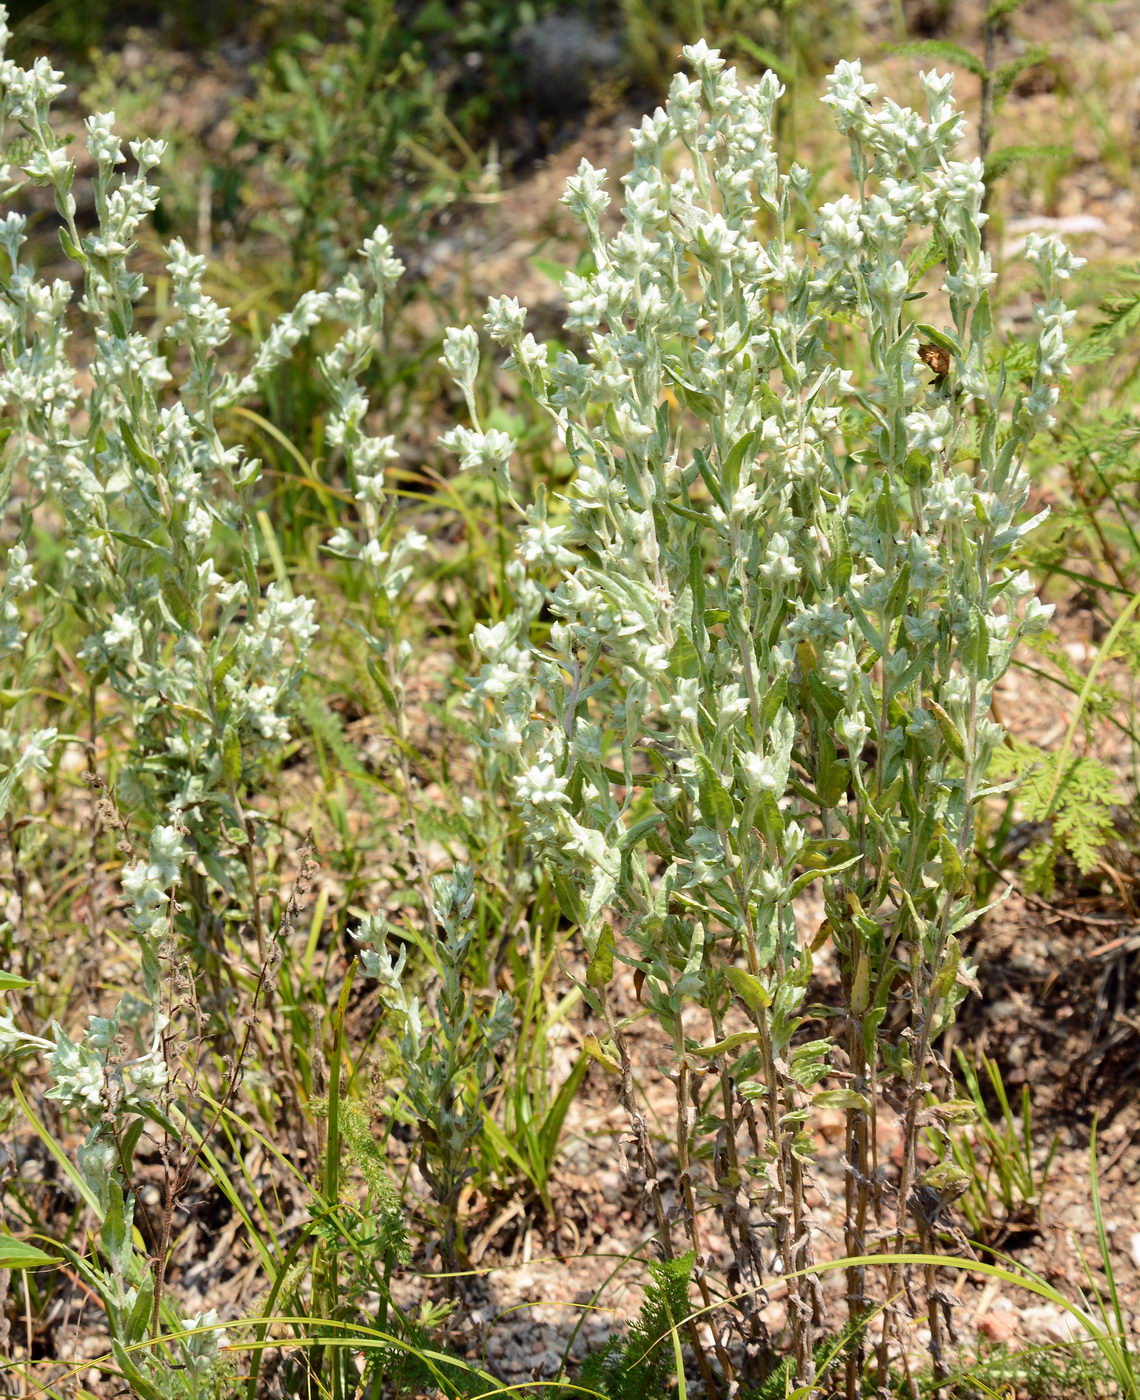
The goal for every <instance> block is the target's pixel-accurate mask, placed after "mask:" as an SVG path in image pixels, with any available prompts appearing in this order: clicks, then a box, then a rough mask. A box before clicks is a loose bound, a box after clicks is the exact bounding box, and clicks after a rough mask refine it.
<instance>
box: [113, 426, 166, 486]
mask: <svg viewBox="0 0 1140 1400" xmlns="http://www.w3.org/2000/svg"><path fill="white" fill-rule="evenodd" d="M118 428H119V432H120V433H121V434H122V438H123V441H124V442H125V443H126V445H127V451H128V452H129V453H130V454H131V457H132V459H133V460H134V462H135V463H136V465H138V466H140V467H142V468H143V469H144V470H145V471H147V472H149V473H150V475H151V476H160V475H161V474H162V463H161V462H160V461H159V460H158V458H157V457H155V456H153V455H152V454H151V453H150V452H148V451H147V450H146V449H145V448H144V447H143V446H142V444H141V443H140V442H139V440H138V438H137V437H135V433H134V429H133V428H132V427H131V425H130V424H129V423H128V422H127V421H126V420H125V419H122V418H120V419H119V423H118Z"/></svg>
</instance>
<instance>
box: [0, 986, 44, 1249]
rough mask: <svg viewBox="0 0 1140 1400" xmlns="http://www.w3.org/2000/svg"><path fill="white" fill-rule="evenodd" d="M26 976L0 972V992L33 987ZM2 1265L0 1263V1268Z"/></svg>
mask: <svg viewBox="0 0 1140 1400" xmlns="http://www.w3.org/2000/svg"><path fill="white" fill-rule="evenodd" d="M34 986H35V983H34V982H29V981H28V979H27V978H26V977H17V976H16V974H15V973H14V972H0V992H14V991H16V990H17V989H18V988H20V987H34ZM3 1267H4V1266H3V1264H0V1269H2V1268H3Z"/></svg>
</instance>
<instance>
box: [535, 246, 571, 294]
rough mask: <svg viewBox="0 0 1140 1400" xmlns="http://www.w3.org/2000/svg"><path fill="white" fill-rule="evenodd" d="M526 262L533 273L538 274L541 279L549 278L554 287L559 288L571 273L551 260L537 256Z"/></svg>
mask: <svg viewBox="0 0 1140 1400" xmlns="http://www.w3.org/2000/svg"><path fill="white" fill-rule="evenodd" d="M527 262H528V263H530V265H531V267H533V268H534V270H535V272H537V273H540V274H541V275H542V276H543V277H549V278H550V280H551V281H552V282H553V283H554V285H555V286H556V287H561V286H562V284H563V283H564V282H565V281H566V278H567V277H568V276H569V275H570V272H571V269H570V268H568V267H563V266H562V264H561V263H556V262H555V261H554V260H553V258H544V257H541V256H539V255H538V254H536V255H535V256H534V257H531V258H528V259H527Z"/></svg>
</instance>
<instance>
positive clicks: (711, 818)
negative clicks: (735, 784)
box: [697, 754, 733, 831]
mask: <svg viewBox="0 0 1140 1400" xmlns="http://www.w3.org/2000/svg"><path fill="white" fill-rule="evenodd" d="M697 770H698V778H697V781H698V789H697V791H698V795H699V805H700V809H701V816H702V817H704V819H705V821H706V822H707V823H708V825H709V826H711V827H712V829H713V830H714V831H729V830H731V828H732V819H733V806H732V798H731V796H730V795H729V792H728V789H727V788H726V787H725V785H724V784H723V783H722V782H721V780H720V777H719V776H718V774H717V772H716V770H715V769H714V768H713V766H712V764H711V763H710V762H709V761H708V759H707V758H706V757H705V756H704V754H698V755H697Z"/></svg>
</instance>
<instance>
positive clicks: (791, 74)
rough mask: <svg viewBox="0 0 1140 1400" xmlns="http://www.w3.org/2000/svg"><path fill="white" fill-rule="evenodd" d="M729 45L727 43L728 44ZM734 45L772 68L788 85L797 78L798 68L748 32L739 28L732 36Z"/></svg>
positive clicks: (763, 64) (758, 61) (766, 66)
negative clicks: (752, 37) (756, 41)
mask: <svg viewBox="0 0 1140 1400" xmlns="http://www.w3.org/2000/svg"><path fill="white" fill-rule="evenodd" d="M726 47H727V45H726ZM732 47H733V48H737V49H740V50H741V52H743V53H746V54H747V55H748V57H749V58H751V59H753V60H754V61H755V62H756V63H759V64H760V65H761V67H763V68H770V69H771V70H772V72H773V73H775V75H776V77H777V78H779V79H780V81H781V82H782V83H785V84H786V85H787V86H788V87H791V86H792V84H793V83H794V82H795V80H796V70H795V69H794V68H793V67H792V66H791V65H790V64H789V63H787V62H786V61H785V60H784V59H782V58H781V57H780V56H779V54H777V53H773V52H772V50H771V49H766V48H764V47H763V45H761V44H757V43H755V42H754V41H753V40H752V39H750V38H749V37H748V35H747V34H743V33H741V31H740V30H739V29H737V30H736V32H735V33H734V34H733V36H732Z"/></svg>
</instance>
